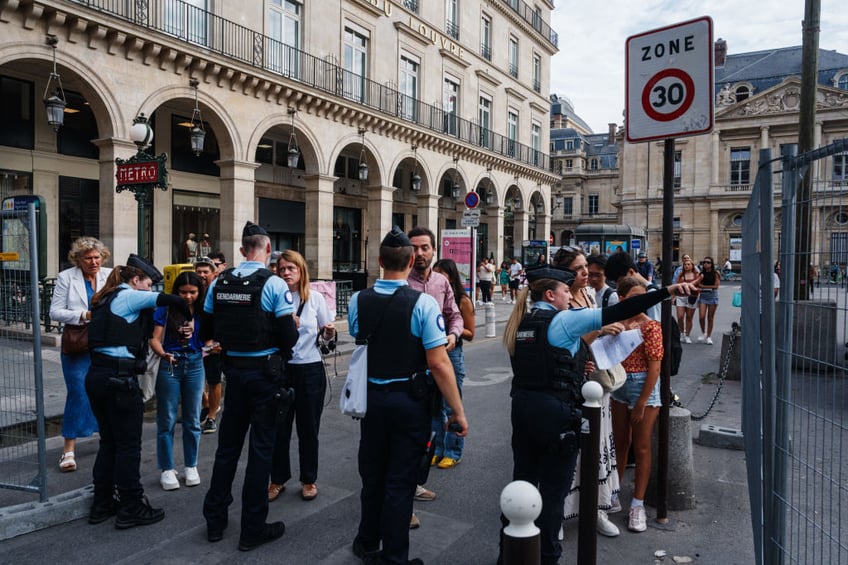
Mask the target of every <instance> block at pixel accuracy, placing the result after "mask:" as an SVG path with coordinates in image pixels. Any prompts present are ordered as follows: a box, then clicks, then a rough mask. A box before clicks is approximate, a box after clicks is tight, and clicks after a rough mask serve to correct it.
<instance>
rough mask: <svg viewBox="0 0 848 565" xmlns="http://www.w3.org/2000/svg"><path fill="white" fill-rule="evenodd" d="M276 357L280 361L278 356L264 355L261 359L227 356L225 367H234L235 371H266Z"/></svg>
mask: <svg viewBox="0 0 848 565" xmlns="http://www.w3.org/2000/svg"><path fill="white" fill-rule="evenodd" d="M274 357H276V358H277V359H280V356H279V355H277V354H274V355H262V356H259V357H236V356H233V355H226V356H225V357H224V365H226V366H227V367H232V368H233V369H264V368H265V367H267V366H268V364H269V363H271V362H272V361H273V358H274Z"/></svg>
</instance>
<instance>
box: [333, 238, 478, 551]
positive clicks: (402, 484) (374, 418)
mask: <svg viewBox="0 0 848 565" xmlns="http://www.w3.org/2000/svg"><path fill="white" fill-rule="evenodd" d="M414 260H415V257H414V253H413V247H412V243H410V241H409V238H408V237H407V236H406V234H404V233H403V232H402V231H401V230H400V229H399V228H398V227H397V226H395V227H394V229H393V230H392V231H391V232H390V233H389V234H388V235H387V236H386V237H385V239H383V241H382V242H381V244H380V266H381V267H382V268H383V271H384V275H383V278H382V279H378V280H377V283H376V284H375V285H374V286H373V287H372V288H369V289H366V290H363V291H362V292H359V293H357V294H354V295H353V296H352V297H351V300H350V304H349V306H348V324H349V328H350V334H351V335H352V336H353V337H354V338H356V339H357V343H365V342H367V344H368V402H367V404H368V408H367V412H366V414H365V417H364V418H363V419H362V421H361V423H360V428H361V434H362V435H361V440H360V443H359V474H360V477H361V478H362V493H361V495H360V499H361V503H362V518H361V521H360V523H359V531H358V533H357V535H356V538H355V539H354V541H353V553H354V554H355V555H356V556H357V557H359V558H360V559H363V560H365V561H366V562H376V563H402V564H407V563H421V560H420V559H414V560H409V527H408V526H409V518H410V516H411V515H412V498H413V495H414V494H415V486H416V483H417V478H418V470H419V467H420V466H421V464H422V462H423V463H424V465H425V466H426V465H429V459H427V443H428V439H429V437H428V435H429V432H430V409H429V404H430V393H431V390H432V382H433V380H435V384H436V386H438V387H439V390H441V392H442V395H443V396H444V399H445V401H446V402H447V403H448V405H449V406H450V407H451V409H452V411H453V414H452V415H451V417H450V419H449V422H448V423H449V424H451V425H452V426H453V428H452V431H454V430H455V431H456V434H457V435H458V436H460V437H465V435H466V433H467V431H468V422H467V421H466V419H465V412H464V410H463V407H462V401H461V400H460V396H459V391H458V389H457V387H456V379H455V378H454V374H453V366H452V365H451V361H450V358H449V357H448V354H447V351H446V349H445V344H446V343H447V339H446V337H445V321H444V318H443V317H442V313H441V310H440V308H439V305H438V304H436V301H435V300H434V299H433V297H431V296H429V295H427V294H422V293H420V292H418V291H415V290H412V289H410V288H409V285H408V284H407V281H406V279H407V276H408V275H409V271H410V269H411V268H412V265H413V262H414ZM428 368H429V370H428ZM380 542H382V552H380V551H379V549H380Z"/></svg>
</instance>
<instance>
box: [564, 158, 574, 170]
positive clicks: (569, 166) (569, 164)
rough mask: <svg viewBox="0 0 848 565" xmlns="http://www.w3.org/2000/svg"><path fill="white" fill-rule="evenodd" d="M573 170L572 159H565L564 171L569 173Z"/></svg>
mask: <svg viewBox="0 0 848 565" xmlns="http://www.w3.org/2000/svg"><path fill="white" fill-rule="evenodd" d="M573 168H574V159H566V160H565V170H566V171H570V170H571V169H573Z"/></svg>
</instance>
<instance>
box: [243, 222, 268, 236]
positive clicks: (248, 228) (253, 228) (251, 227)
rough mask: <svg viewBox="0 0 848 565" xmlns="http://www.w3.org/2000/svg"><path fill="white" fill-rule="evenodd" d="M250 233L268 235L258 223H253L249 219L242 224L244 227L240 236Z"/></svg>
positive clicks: (250, 234) (249, 234)
mask: <svg viewBox="0 0 848 565" xmlns="http://www.w3.org/2000/svg"><path fill="white" fill-rule="evenodd" d="M252 235H268V232H267V231H265V228H263V227H262V226H260V225H258V224H254V223H253V222H251V221H250V220H248V221H247V223H246V224H244V229H243V230H241V236H242V237H250V236H252Z"/></svg>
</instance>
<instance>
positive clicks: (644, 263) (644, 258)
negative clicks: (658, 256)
mask: <svg viewBox="0 0 848 565" xmlns="http://www.w3.org/2000/svg"><path fill="white" fill-rule="evenodd" d="M636 271H637V272H638V273H639V274H640V275H642V278H643V279H645V280H646V281H648V282H649V283H652V282H654V265H653V264H652V263H651V262H650V261H648V254H647V253H645V252H644V251H642V252H640V253H639V259H638V260H637V261H636Z"/></svg>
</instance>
